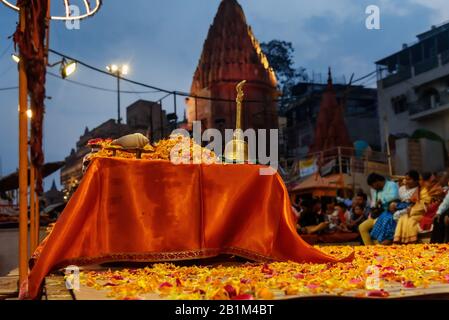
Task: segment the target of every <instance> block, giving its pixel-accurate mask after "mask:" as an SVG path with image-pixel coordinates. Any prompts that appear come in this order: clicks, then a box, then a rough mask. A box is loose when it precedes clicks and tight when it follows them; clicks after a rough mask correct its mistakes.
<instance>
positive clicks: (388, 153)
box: [384, 115, 393, 177]
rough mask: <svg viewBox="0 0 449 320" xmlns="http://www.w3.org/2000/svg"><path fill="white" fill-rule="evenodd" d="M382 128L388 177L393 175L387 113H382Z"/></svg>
mask: <svg viewBox="0 0 449 320" xmlns="http://www.w3.org/2000/svg"><path fill="white" fill-rule="evenodd" d="M384 128H385V142H386V144H387V158H388V171H389V174H390V177H392V176H393V165H392V162H391V149H390V139H389V136H390V130H389V128H388V118H387V115H384Z"/></svg>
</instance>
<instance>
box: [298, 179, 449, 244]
mask: <svg viewBox="0 0 449 320" xmlns="http://www.w3.org/2000/svg"><path fill="white" fill-rule="evenodd" d="M448 181H449V179H448V175H447V174H443V175H439V174H435V173H423V174H419V173H418V172H417V171H414V170H412V171H409V172H407V174H406V175H405V177H403V178H402V179H399V181H393V180H389V179H387V178H385V177H384V176H382V175H379V174H377V173H371V174H370V175H369V176H368V177H367V184H368V185H369V186H370V192H369V195H368V194H366V193H365V192H364V191H363V190H358V191H357V192H355V194H354V195H353V196H352V195H346V196H345V195H341V194H339V196H337V197H322V198H308V197H300V198H298V199H297V201H296V202H295V203H294V204H293V212H294V213H295V215H296V217H297V230H298V233H299V234H300V235H314V234H316V235H323V234H335V233H358V238H359V239H360V241H361V242H362V243H363V244H365V245H372V244H382V245H390V244H410V243H417V242H418V241H419V236H420V234H430V242H431V243H448V242H449V192H448V190H449V185H448Z"/></svg>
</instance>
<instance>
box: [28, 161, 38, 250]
mask: <svg viewBox="0 0 449 320" xmlns="http://www.w3.org/2000/svg"><path fill="white" fill-rule="evenodd" d="M35 199H36V170H35V168H34V166H33V164H32V163H30V254H33V252H34V250H35V249H36V247H37V243H36V241H37V238H36V214H35V211H36V206H35V203H36V201H35ZM28 258H29V257H28Z"/></svg>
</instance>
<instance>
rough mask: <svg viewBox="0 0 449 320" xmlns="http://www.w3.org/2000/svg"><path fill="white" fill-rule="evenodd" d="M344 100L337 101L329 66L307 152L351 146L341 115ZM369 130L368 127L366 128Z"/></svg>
mask: <svg viewBox="0 0 449 320" xmlns="http://www.w3.org/2000/svg"><path fill="white" fill-rule="evenodd" d="M343 104H344V101H340V102H339V101H338V100H337V96H336V93H335V90H334V87H333V84H332V74H331V69H330V68H329V77H328V80H327V88H326V90H325V91H324V93H323V96H322V98H321V104H320V111H319V113H318V119H317V123H316V127H315V139H314V142H313V143H312V145H311V146H310V149H309V153H314V152H320V151H323V150H333V149H335V148H338V147H343V148H352V147H353V144H352V141H351V138H350V136H349V133H348V128H347V127H346V123H345V119H344V116H343V113H344V112H343V108H344V105H343ZM367 130H369V128H367Z"/></svg>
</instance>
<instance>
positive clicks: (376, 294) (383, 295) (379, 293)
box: [368, 290, 390, 298]
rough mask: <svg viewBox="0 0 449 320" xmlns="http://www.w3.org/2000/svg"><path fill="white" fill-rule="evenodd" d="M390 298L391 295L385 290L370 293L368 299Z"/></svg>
mask: <svg viewBox="0 0 449 320" xmlns="http://www.w3.org/2000/svg"><path fill="white" fill-rule="evenodd" d="M389 296H390V294H389V293H388V292H387V291H384V290H374V291H370V292H368V297H379V298H386V297H389Z"/></svg>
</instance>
